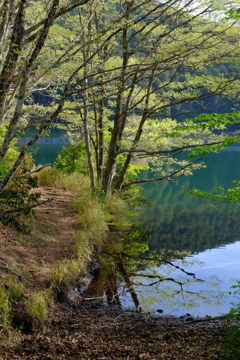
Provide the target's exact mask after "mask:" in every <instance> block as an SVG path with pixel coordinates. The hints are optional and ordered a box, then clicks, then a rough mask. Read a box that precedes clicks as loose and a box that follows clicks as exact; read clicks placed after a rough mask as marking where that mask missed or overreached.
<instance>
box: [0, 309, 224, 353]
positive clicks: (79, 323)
mask: <svg viewBox="0 0 240 360" xmlns="http://www.w3.org/2000/svg"><path fill="white" fill-rule="evenodd" d="M221 334H222V328H221V326H220V323H219V321H212V322H196V323H187V322H181V321H180V320H174V321H173V320H171V319H169V320H166V319H161V318H158V319H157V318H155V319H154V318H150V317H148V316H147V315H141V314H128V313H124V312H121V311H119V310H118V309H114V308H113V309H109V308H108V309H107V308H105V307H104V306H102V305H100V304H99V303H92V302H84V303H82V304H81V305H79V306H77V307H76V306H75V307H71V308H70V307H69V308H66V306H65V307H64V306H60V305H59V306H58V307H56V308H55V310H54V311H53V312H52V315H51V318H50V319H49V322H48V324H47V327H46V331H45V333H42V334H33V335H25V336H24V337H23V339H22V341H21V343H19V344H18V345H17V346H15V347H13V348H11V349H9V350H8V351H7V352H5V353H4V352H3V353H2V357H1V355H0V358H1V359H2V360H20V359H21V360H23V359H24V360H51V359H52V360H53V359H54V360H57V359H58V360H68V359H73V360H91V359H98V360H160V359H164V360H214V359H219V356H218V350H219V344H220V342H221ZM0 354H1V353H0Z"/></svg>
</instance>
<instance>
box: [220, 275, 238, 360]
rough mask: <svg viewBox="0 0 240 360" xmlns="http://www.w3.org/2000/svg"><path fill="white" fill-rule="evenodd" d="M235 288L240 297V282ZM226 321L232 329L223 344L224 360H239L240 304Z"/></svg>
mask: <svg viewBox="0 0 240 360" xmlns="http://www.w3.org/2000/svg"><path fill="white" fill-rule="evenodd" d="M233 288H234V289H235V290H234V292H233V293H234V294H235V295H238V296H239V295H240V281H239V282H238V284H237V285H234V286H233ZM226 319H227V321H228V322H229V326H230V328H229V329H228V330H227V334H226V341H225V342H224V344H223V357H222V360H239V359H240V303H238V304H237V306H236V307H235V308H232V309H231V310H230V312H229V314H228V315H226Z"/></svg>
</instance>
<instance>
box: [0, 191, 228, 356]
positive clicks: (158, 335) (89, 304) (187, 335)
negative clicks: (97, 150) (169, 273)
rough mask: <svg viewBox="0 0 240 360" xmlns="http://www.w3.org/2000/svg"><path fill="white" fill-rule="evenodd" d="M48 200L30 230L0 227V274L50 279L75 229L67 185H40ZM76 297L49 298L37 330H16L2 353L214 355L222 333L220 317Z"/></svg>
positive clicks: (43, 283) (38, 284) (41, 283)
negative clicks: (146, 310) (143, 310)
mask: <svg viewBox="0 0 240 360" xmlns="http://www.w3.org/2000/svg"><path fill="white" fill-rule="evenodd" d="M41 191H42V194H43V198H48V197H54V198H55V200H54V201H52V202H51V203H47V204H45V205H43V206H42V207H41V208H38V209H36V215H35V229H34V231H33V232H32V233H31V234H29V235H25V236H20V235H19V234H18V233H17V232H15V231H14V230H12V229H10V228H8V227H2V228H1V229H0V248H1V257H0V266H2V267H0V277H1V278H4V277H6V275H7V274H9V272H10V273H11V272H12V273H16V274H20V275H21V276H25V277H27V279H28V291H29V292H31V291H32V290H35V289H38V290H39V289H44V288H45V287H47V286H48V285H49V281H50V267H51V264H53V263H54V262H56V261H58V260H59V259H61V258H64V257H67V256H68V254H69V249H70V246H71V244H72V242H73V237H74V233H75V231H76V229H77V228H78V225H77V222H76V219H75V214H74V211H73V210H72V209H71V206H70V205H69V200H71V198H72V197H73V195H72V194H71V193H70V192H69V191H66V190H62V189H53V188H51V187H47V188H44V189H41ZM87 299H88V294H84V297H81V296H79V298H78V303H77V302H76V299H75V302H74V303H73V302H71V301H69V302H68V303H64V304H56V305H55V306H54V307H53V308H52V310H51V313H50V316H49V319H48V322H47V323H46V326H45V330H44V331H43V332H41V333H25V334H23V333H22V334H21V335H20V338H19V340H18V341H15V342H13V343H12V344H11V345H9V344H8V345H5V346H2V347H1V348H0V359H1V360H15V359H16V360H17V359H22V360H28V359H29V360H30V359H31V360H47V359H48V360H51V359H56V360H57V359H58V360H68V359H73V360H74V359H76V360H91V359H99V360H115V359H118V360H120V359H122V360H160V359H164V360H175V359H176V360H203V359H204V360H213V359H220V355H219V351H220V347H221V343H222V341H223V340H222V339H223V338H222V336H223V333H224V329H225V327H224V323H223V322H222V321H221V320H217V319H215V320H213V319H193V318H191V317H188V318H183V319H178V318H172V317H164V316H159V317H153V316H151V315H149V314H138V313H129V312H124V311H122V310H120V309H119V308H116V307H114V306H108V307H107V306H105V305H104V304H103V303H102V302H100V301H99V300H87Z"/></svg>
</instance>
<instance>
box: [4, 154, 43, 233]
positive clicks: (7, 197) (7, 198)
mask: <svg viewBox="0 0 240 360" xmlns="http://www.w3.org/2000/svg"><path fill="white" fill-rule="evenodd" d="M32 166H33V163H32V160H31V158H30V157H25V159H24V162H23V163H22V165H21V166H20V168H19V169H18V170H17V172H16V173H15V174H14V178H13V179H12V181H11V182H10V183H9V184H8V186H7V187H6V188H5V189H4V190H3V191H2V192H1V193H0V212H1V213H4V212H7V213H6V214H2V216H1V221H2V223H3V224H4V225H10V226H13V227H15V228H16V229H17V230H19V231H23V232H28V231H29V229H30V227H31V215H32V214H33V210H32V209H30V208H29V207H30V206H31V205H32V204H34V203H36V201H37V199H39V197H40V193H37V192H31V191H32V189H33V188H36V187H37V186H38V183H37V178H36V177H33V176H26V177H23V176H24V175H26V174H27V173H28V172H29V171H30V170H31V168H32ZM20 209H22V210H21V211H19V210H20Z"/></svg>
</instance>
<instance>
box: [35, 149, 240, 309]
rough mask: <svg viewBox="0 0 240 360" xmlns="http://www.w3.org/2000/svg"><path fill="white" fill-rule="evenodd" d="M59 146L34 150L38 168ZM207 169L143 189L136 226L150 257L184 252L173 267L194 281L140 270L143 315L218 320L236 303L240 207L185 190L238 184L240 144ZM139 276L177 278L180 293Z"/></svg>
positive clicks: (213, 157)
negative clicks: (143, 202) (145, 204)
mask: <svg viewBox="0 0 240 360" xmlns="http://www.w3.org/2000/svg"><path fill="white" fill-rule="evenodd" d="M61 146H62V145H61V144H47V145H38V147H39V151H38V152H36V153H35V155H34V157H35V159H36V163H38V164H39V163H41V164H44V163H48V162H53V161H54V159H55V158H56V154H57V152H58V151H59V150H60V149H61ZM206 164H207V168H206V169H201V170H199V171H197V172H195V174H194V175H193V176H188V177H185V178H181V179H180V180H179V181H178V183H172V182H171V183H169V182H167V181H163V182H156V183H149V184H145V185H144V195H145V197H147V198H148V199H149V200H150V202H151V206H150V207H147V208H145V209H144V210H143V211H142V212H141V214H140V216H139V223H140V224H141V227H142V229H143V230H144V231H147V232H149V233H150V236H149V254H150V255H151V256H152V254H154V255H158V254H160V253H161V252H162V250H163V249H168V250H179V251H183V252H188V253H189V255H188V256H186V257H185V258H184V261H183V263H182V261H179V260H177V261H173V263H174V265H177V266H179V267H182V268H183V269H184V270H185V271H188V272H191V273H194V274H195V278H193V277H190V276H187V275H185V274H184V272H182V271H181V270H179V269H176V268H174V267H172V266H170V265H164V266H160V267H156V266H155V267H153V268H150V269H146V268H145V269H144V270H142V271H139V276H138V277H135V278H134V282H135V283H141V284H142V285H139V286H135V291H136V292H137V294H138V298H139V301H140V304H141V307H142V310H143V311H147V312H156V311H157V310H158V311H159V312H160V311H161V312H162V311H163V314H171V315H177V316H180V315H184V314H186V313H190V314H191V315H194V316H205V315H210V316H216V315H220V314H223V313H226V312H228V311H229V309H230V307H231V303H232V302H233V301H234V297H233V296H229V294H228V292H229V291H230V289H231V285H232V284H234V283H235V282H234V280H233V279H240V206H239V205H227V204H226V205H223V204H213V205H214V207H213V206H212V204H209V203H207V202H206V201H203V200H200V199H196V198H194V197H193V196H192V195H190V194H187V193H186V192H184V191H183V190H186V189H191V188H193V187H196V188H199V189H200V190H203V191H212V190H213V189H215V188H217V187H220V186H224V187H229V186H231V182H232V181H233V180H237V179H240V166H239V164H240V145H232V146H231V147H229V148H227V149H225V150H223V151H221V152H220V153H212V154H209V155H208V156H207V157H206ZM215 207H216V208H215ZM143 272H144V275H146V274H150V275H152V276H156V275H164V276H166V277H168V278H175V279H178V280H179V282H181V283H184V285H183V290H184V292H182V291H181V288H180V286H179V285H177V284H174V283H173V282H171V281H168V282H159V283H158V284H156V285H155V286H148V285H149V284H150V283H152V282H153V279H152V278H151V279H149V280H148V279H147V278H146V277H145V276H144V277H142V276H141V274H143ZM197 279H199V280H197ZM119 293H120V294H121V296H120V299H121V301H122V305H123V307H125V308H130V309H131V308H134V305H133V303H132V301H131V297H130V295H129V293H128V292H126V291H123V284H122V287H121V281H120V290H119ZM196 293H197V295H196Z"/></svg>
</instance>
